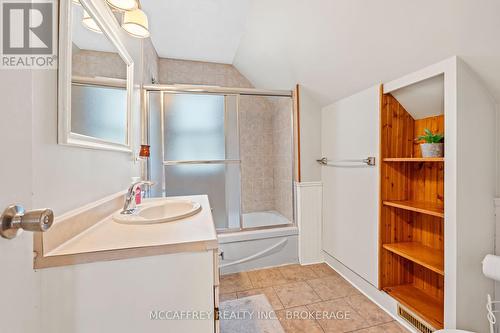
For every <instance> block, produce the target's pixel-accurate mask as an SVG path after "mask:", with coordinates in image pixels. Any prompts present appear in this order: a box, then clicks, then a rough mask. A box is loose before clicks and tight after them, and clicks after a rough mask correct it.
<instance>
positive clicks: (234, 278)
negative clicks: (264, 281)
mask: <svg viewBox="0 0 500 333" xmlns="http://www.w3.org/2000/svg"><path fill="white" fill-rule="evenodd" d="M249 289H253V286H252V282H250V278H249V277H248V274H247V273H245V272H243V273H234V274H227V275H222V276H221V277H220V293H221V294H227V293H234V292H237V291H244V290H249Z"/></svg>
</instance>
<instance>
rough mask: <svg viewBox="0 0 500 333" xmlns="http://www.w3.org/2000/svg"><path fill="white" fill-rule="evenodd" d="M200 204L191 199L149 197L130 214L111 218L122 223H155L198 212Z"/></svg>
mask: <svg viewBox="0 0 500 333" xmlns="http://www.w3.org/2000/svg"><path fill="white" fill-rule="evenodd" d="M200 211H201V205H200V204H199V203H197V202H194V201H191V200H180V199H150V200H147V201H145V202H144V203H143V204H141V205H139V206H137V210H136V211H135V212H134V213H133V214H130V215H127V214H120V213H119V212H118V213H116V214H114V215H113V220H114V221H115V222H118V223H123V224H155V223H165V222H172V221H177V220H180V219H183V218H186V217H189V216H193V215H195V214H198V213H199V212H200Z"/></svg>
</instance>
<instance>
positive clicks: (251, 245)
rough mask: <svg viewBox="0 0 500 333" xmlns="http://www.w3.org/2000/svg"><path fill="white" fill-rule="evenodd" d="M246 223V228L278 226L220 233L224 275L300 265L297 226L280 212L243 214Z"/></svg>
mask: <svg viewBox="0 0 500 333" xmlns="http://www.w3.org/2000/svg"><path fill="white" fill-rule="evenodd" d="M243 223H244V224H243V225H244V226H245V227H246V228H253V227H262V226H273V225H276V227H274V228H267V229H257V230H243V231H237V232H228V233H220V234H219V235H218V239H219V245H220V250H221V251H222V252H223V257H224V259H223V260H221V271H222V274H227V273H235V272H241V271H248V270H252V269H259V268H265V267H272V266H279V265H285V264H294V263H298V233H299V230H298V228H297V226H295V225H293V224H291V223H290V222H289V221H288V220H287V219H286V218H284V217H283V216H281V215H280V214H278V213H276V212H257V213H249V214H243ZM278 225H282V226H278Z"/></svg>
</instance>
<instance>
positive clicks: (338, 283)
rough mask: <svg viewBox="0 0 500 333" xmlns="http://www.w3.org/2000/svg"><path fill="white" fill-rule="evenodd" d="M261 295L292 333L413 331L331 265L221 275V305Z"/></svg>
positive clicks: (288, 332) (386, 332) (290, 267)
mask: <svg viewBox="0 0 500 333" xmlns="http://www.w3.org/2000/svg"><path fill="white" fill-rule="evenodd" d="M258 294H264V295H265V296H266V297H267V299H268V300H269V303H270V304H271V305H272V307H273V309H274V310H275V311H276V314H277V316H278V318H279V319H280V322H281V325H282V326H283V328H284V330H285V332H286V333H302V332H303V333H340V332H358V333H406V332H408V331H407V330H406V329H404V328H403V327H402V326H400V325H399V324H398V323H396V322H395V321H394V320H393V318H392V317H390V316H389V315H388V314H386V313H385V312H384V311H383V310H381V309H380V308H379V307H378V306H377V305H375V304H374V303H373V302H371V301H370V300H369V299H368V298H366V297H365V296H364V295H362V294H361V293H360V292H359V291H358V290H357V289H356V288H354V287H353V286H352V285H351V284H350V283H349V282H347V281H346V280H344V279H343V278H342V277H341V276H340V275H339V274H337V273H336V272H335V271H334V270H332V269H331V268H330V267H329V266H328V265H326V264H317V265H308V266H301V265H288V266H282V267H276V268H269V269H261V270H256V271H250V272H242V273H235V274H228V275H223V276H221V281H220V301H221V302H222V301H225V300H230V299H236V298H242V297H246V296H251V295H258ZM316 311H319V312H316ZM310 313H316V314H318V313H319V314H321V313H328V314H330V316H331V314H335V315H336V316H337V318H336V319H335V318H328V317H321V316H312V317H311V316H309V315H308V314H310ZM342 316H345V318H344V319H342ZM347 317H348V318H347Z"/></svg>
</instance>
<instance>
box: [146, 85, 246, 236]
mask: <svg viewBox="0 0 500 333" xmlns="http://www.w3.org/2000/svg"><path fill="white" fill-rule="evenodd" d="M157 94H160V95H161V96H160V103H163V105H159V106H160V108H159V109H160V110H159V111H160V112H159V114H158V112H156V119H154V118H155V112H151V111H150V128H151V127H155V125H154V124H153V123H157V124H158V123H159V124H160V125H161V128H158V126H157V125H156V131H155V130H151V129H150V135H151V134H153V135H154V133H157V134H156V135H157V136H159V137H158V139H160V140H157V141H156V142H161V144H162V148H161V149H160V150H159V151H158V149H156V151H157V152H161V154H162V157H161V165H162V167H161V169H158V168H156V170H153V169H155V168H154V165H155V164H156V165H158V161H154V160H153V159H154V158H153V156H152V161H151V165H152V166H153V168H151V170H150V175H151V179H152V180H154V181H156V182H158V181H160V183H161V193H158V190H159V187H158V186H156V195H157V196H158V194H161V196H182V195H197V194H207V195H208V197H209V200H210V204H211V207H212V214H213V217H214V220H215V221H214V222H215V225H216V227H217V228H218V229H228V228H239V227H240V222H239V221H240V192H241V190H240V160H239V141H238V119H237V117H238V116H237V115H238V112H237V104H238V103H237V99H238V97H237V96H234V95H215V94H192V93H190V94H184V93H170V92H160V93H157ZM154 98H155V97H154V96H153V99H154ZM150 103H152V102H151V101H150ZM153 104H154V102H153ZM156 104H158V100H157V101H156ZM151 106H152V105H150V108H151ZM151 109H152V108H151ZM158 116H159V118H160V119H158ZM158 134H159V135H158ZM156 159H158V157H156Z"/></svg>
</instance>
